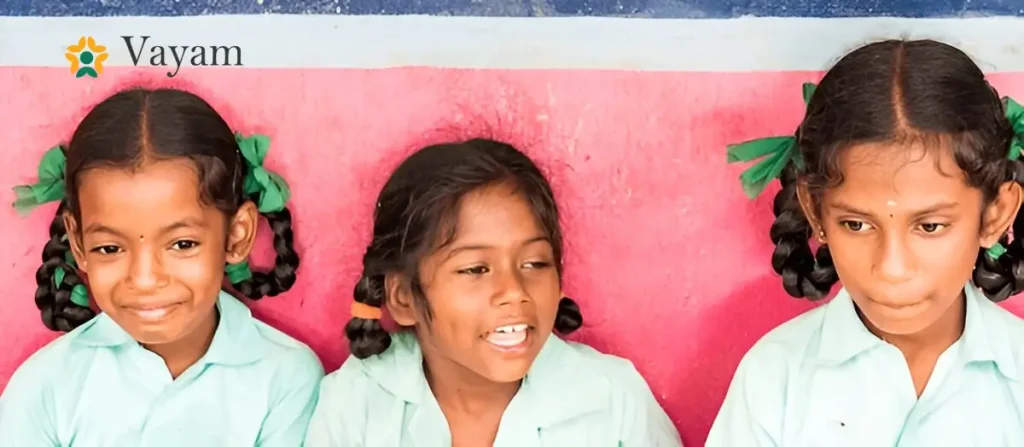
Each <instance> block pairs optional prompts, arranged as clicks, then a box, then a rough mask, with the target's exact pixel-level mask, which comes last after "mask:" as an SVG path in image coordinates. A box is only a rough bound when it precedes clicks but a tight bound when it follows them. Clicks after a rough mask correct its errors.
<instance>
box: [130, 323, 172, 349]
mask: <svg viewBox="0 0 1024 447" xmlns="http://www.w3.org/2000/svg"><path fill="white" fill-rule="evenodd" d="M182 332H183V331H181V330H180V329H179V328H142V327H137V328H134V329H133V330H131V331H128V333H129V334H131V336H132V338H134V339H135V340H136V341H138V342H139V343H141V344H144V345H163V344H167V343H173V342H175V341H178V340H181V339H182V338H184V334H183V333H182Z"/></svg>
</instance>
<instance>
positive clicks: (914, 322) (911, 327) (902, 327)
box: [864, 314, 935, 335]
mask: <svg viewBox="0 0 1024 447" xmlns="http://www.w3.org/2000/svg"><path fill="white" fill-rule="evenodd" d="M864 317H865V318H867V319H868V320H869V321H870V322H871V324H872V325H874V326H875V327H876V328H878V330H879V331H881V332H883V333H886V334H892V335H913V334H916V333H918V332H921V331H923V330H925V329H927V328H928V327H929V326H931V325H932V324H934V323H935V318H929V316H928V315H922V316H920V317H918V318H914V319H909V320H894V319H889V318H885V317H879V316H874V317H873V316H871V315H867V314H865V315H864Z"/></svg>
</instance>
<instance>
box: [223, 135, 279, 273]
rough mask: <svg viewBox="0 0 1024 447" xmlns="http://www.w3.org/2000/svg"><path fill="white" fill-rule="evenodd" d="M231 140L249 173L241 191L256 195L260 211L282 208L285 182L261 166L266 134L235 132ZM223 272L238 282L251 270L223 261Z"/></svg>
mask: <svg viewBox="0 0 1024 447" xmlns="http://www.w3.org/2000/svg"><path fill="white" fill-rule="evenodd" d="M235 141H237V142H238V150H239V151H241V152H242V158H244V159H245V163H246V164H247V165H248V166H249V173H248V174H247V175H246V176H245V180H244V182H243V185H242V190H243V191H244V192H245V195H246V196H252V195H253V194H256V195H257V200H256V208H257V209H258V210H259V211H260V213H275V212H278V211H281V210H283V209H284V205H285V203H287V202H288V199H289V198H291V190H290V189H289V188H288V182H286V181H285V180H284V178H283V177H281V176H280V175H278V174H277V173H275V172H272V171H270V170H268V169H267V168H264V167H263V160H265V159H266V158H267V152H268V151H269V150H270V138H268V137H267V136H266V135H260V134H255V135H252V136H250V137H245V136H242V134H240V133H236V134H235ZM224 272H225V273H226V274H227V277H228V281H230V282H231V284H238V283H240V282H242V281H246V280H249V279H251V278H252V270H251V269H250V268H249V263H248V262H239V263H237V264H227V265H226V266H225V267H224Z"/></svg>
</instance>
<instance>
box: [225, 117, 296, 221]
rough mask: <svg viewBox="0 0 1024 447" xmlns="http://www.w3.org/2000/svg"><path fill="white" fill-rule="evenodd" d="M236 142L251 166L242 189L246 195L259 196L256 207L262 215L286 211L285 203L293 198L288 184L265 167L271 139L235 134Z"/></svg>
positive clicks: (246, 161)
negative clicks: (264, 162) (264, 161)
mask: <svg viewBox="0 0 1024 447" xmlns="http://www.w3.org/2000/svg"><path fill="white" fill-rule="evenodd" d="M235 141H237V142H238V149H239V150H240V151H242V157H243V158H244V159H245V163H246V164H247V165H249V174H248V175H246V176H245V183H244V185H243V187H242V189H243V190H244V191H245V195H246V196H250V195H253V194H257V193H258V194H259V198H258V200H257V203H256V207H257V208H258V209H259V210H260V212H261V213H272V212H277V211H281V210H282V209H284V205H285V203H287V202H288V199H289V198H290V197H291V190H289V189H288V182H286V181H284V178H282V177H281V176H280V175H278V174H276V173H274V172H272V171H269V170H267V169H266V168H264V167H263V160H264V159H266V158H267V151H269V150H270V138H267V136H266V135H259V134H256V135H253V136H251V137H244V136H242V134H240V133H239V134H235Z"/></svg>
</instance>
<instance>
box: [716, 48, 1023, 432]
mask: <svg viewBox="0 0 1024 447" xmlns="http://www.w3.org/2000/svg"><path fill="white" fill-rule="evenodd" d="M807 93H808V95H807V96H809V98H810V102H809V104H808V106H807V113H806V116H805V117H804V120H803V122H802V123H801V124H800V126H799V128H798V130H797V132H796V137H795V138H794V139H790V140H788V141H786V140H780V139H772V140H768V141H760V142H755V143H751V144H747V145H741V146H738V147H734V148H733V149H732V152H731V158H733V159H742V158H747V157H746V155H749V154H746V153H745V152H762V153H765V152H773V151H772V149H777V150H774V152H773V153H771V155H770V157H769V158H768V160H767V161H766V162H765V163H766V165H764V166H762V167H763V168H765V169H764V170H761V169H760V168H759V169H755V170H752V171H751V173H750V174H746V175H745V176H744V179H745V180H747V181H748V183H747V186H748V191H750V192H751V193H756V192H758V189H759V188H760V186H758V184H762V185H763V182H760V181H759V179H757V178H756V177H757V174H756V172H758V171H760V172H770V171H771V169H770V168H769V166H770V165H772V164H773V163H774V164H775V166H777V168H776V170H775V172H776V173H777V172H779V171H778V169H782V167H783V166H784V169H782V173H781V177H780V181H781V183H782V186H783V187H782V190H781V191H780V192H779V193H778V195H777V196H776V198H775V208H774V212H775V216H776V220H775V223H774V224H773V225H772V228H771V239H772V241H773V242H774V243H775V244H776V249H775V253H774V255H773V256H772V266H773V268H774V269H775V271H776V272H778V273H779V274H780V275H781V276H782V283H783V286H784V287H785V289H786V291H787V292H788V293H790V294H791V295H793V296H795V297H806V298H809V299H818V298H821V297H823V296H825V295H826V294H827V293H828V292H829V289H830V288H831V287H832V285H833V284H834V283H835V282H836V281H837V280H840V281H842V284H843V288H842V290H841V291H840V292H839V294H838V295H837V296H836V297H835V298H834V299H833V300H832V301H831V302H829V303H828V304H826V305H823V306H821V307H819V308H817V309H815V310H812V311H810V312H808V313H806V314H804V315H801V316H799V317H797V318H795V319H793V320H792V321H789V322H787V323H785V324H783V325H782V326H780V327H778V328H776V329H775V330H773V331H771V332H770V333H768V334H767V335H765V336H764V337H763V338H762V339H761V340H760V341H758V342H757V344H756V345H755V346H754V347H753V348H752V349H751V350H750V352H748V353H747V354H746V356H745V357H744V358H743V360H742V361H741V362H740V365H739V368H738V370H737V371H736V375H735V377H734V379H733V381H732V385H731V387H730V389H729V391H728V394H727V396H726V398H725V403H724V404H723V406H722V409H721V412H720V413H719V415H718V418H717V419H716V421H715V423H714V425H713V427H712V429H711V433H710V435H709V438H708V443H707V445H708V446H712V447H715V446H803V445H828V446H1011V445H1012V446H1019V445H1024V386H1022V382H1021V380H1022V379H1024V344H1022V340H1024V321H1022V320H1021V319H1019V318H1017V317H1016V316H1014V315H1012V314H1011V313H1009V312H1008V311H1006V310H1004V309H1003V308H1001V307H1000V306H998V305H996V304H994V303H993V301H1000V300H1003V299H1005V298H1007V297H1009V296H1011V295H1013V294H1016V293H1018V292H1019V291H1020V290H1021V288H1022V287H1024V241H1022V240H1021V239H1016V238H1014V239H1012V240H1010V239H1008V238H1007V236H1006V233H1007V230H1008V229H1009V228H1010V227H1011V225H1012V226H1013V229H1014V233H1015V234H1018V235H1019V234H1024V218H1020V217H1017V211H1018V209H1019V208H1020V204H1021V187H1020V184H1019V182H1020V181H1021V180H1024V176H1022V173H1024V169H1022V168H1024V166H1022V165H1021V162H1020V161H1019V160H1018V157H1019V156H1020V148H1021V145H1020V144H1021V143H1020V142H1021V138H1022V137H1024V133H1022V132H1024V113H1022V112H1024V111H1022V109H1021V107H1020V106H1019V105H1017V104H1016V103H1015V102H1013V101H1012V100H1009V99H1006V100H1001V99H1000V97H999V96H998V95H997V93H996V91H995V90H994V89H993V88H992V87H991V86H990V85H989V84H988V82H986V81H985V77H984V75H983V74H982V72H981V70H979V69H978V67H977V66H976V65H975V64H974V63H973V62H971V60H970V58H968V57H967V55H965V54H964V53H962V52H961V51H960V50H957V49H956V48H953V47H951V46H949V45H945V44H942V43H939V42H935V41H930V40H917V41H895V40H891V41H884V42H878V43H873V44H870V45H867V46H865V47H862V48H860V49H858V50H856V51H854V52H852V53H850V54H849V55H847V56H845V57H844V58H843V59H841V60H840V61H839V62H838V63H837V64H836V65H835V66H834V67H833V68H832V69H831V70H829V71H828V73H827V74H826V75H825V77H824V78H823V79H822V80H821V84H820V85H819V86H818V87H817V89H816V90H813V91H812V90H811V89H808V91H807ZM776 162H778V163H776ZM771 176H772V174H769V175H767V176H765V177H762V178H761V179H760V180H764V179H765V178H766V177H771ZM812 235H813V236H815V237H816V239H817V241H816V244H817V245H818V246H819V248H818V249H817V253H816V255H813V256H812V254H811V248H810V245H809V244H808V239H809V238H810V237H811V236H812ZM972 276H973V283H972V282H971V279H972Z"/></svg>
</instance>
